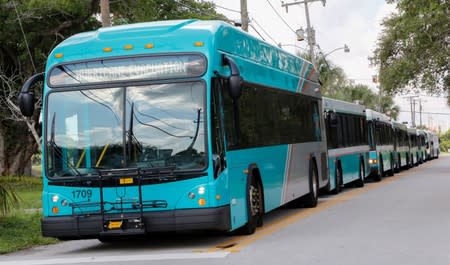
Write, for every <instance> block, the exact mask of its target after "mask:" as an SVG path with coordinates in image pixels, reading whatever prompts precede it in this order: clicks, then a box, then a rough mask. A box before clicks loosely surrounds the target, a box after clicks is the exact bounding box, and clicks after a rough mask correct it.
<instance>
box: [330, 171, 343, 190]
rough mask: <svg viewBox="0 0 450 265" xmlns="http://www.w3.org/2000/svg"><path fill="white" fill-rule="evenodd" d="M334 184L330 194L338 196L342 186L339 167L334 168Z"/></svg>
mask: <svg viewBox="0 0 450 265" xmlns="http://www.w3.org/2000/svg"><path fill="white" fill-rule="evenodd" d="M334 183H335V186H336V187H335V188H334V189H333V190H332V191H331V193H332V194H338V193H339V192H341V185H342V171H341V169H340V167H339V166H336V169H335V173H334Z"/></svg>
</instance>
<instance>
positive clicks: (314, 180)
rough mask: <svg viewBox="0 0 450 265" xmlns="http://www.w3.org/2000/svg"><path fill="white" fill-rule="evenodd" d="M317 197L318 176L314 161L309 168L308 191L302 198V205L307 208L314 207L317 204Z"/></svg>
mask: <svg viewBox="0 0 450 265" xmlns="http://www.w3.org/2000/svg"><path fill="white" fill-rule="evenodd" d="M318 199H319V178H318V176H317V169H316V166H315V164H314V163H312V164H311V165H310V168H309V193H308V194H307V195H306V196H305V198H304V203H303V205H304V206H305V207H307V208H314V207H316V206H317V201H318Z"/></svg>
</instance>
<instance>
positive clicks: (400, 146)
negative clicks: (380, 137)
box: [393, 122, 409, 172]
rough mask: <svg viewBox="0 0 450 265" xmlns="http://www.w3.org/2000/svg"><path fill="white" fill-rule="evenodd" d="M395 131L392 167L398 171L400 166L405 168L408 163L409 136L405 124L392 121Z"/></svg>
mask: <svg viewBox="0 0 450 265" xmlns="http://www.w3.org/2000/svg"><path fill="white" fill-rule="evenodd" d="M393 125H394V131H395V132H394V133H395V144H394V146H395V148H394V149H395V153H394V161H395V162H394V165H395V166H394V168H395V171H396V172H399V171H400V169H402V168H407V167H408V165H409V138H408V127H407V126H406V125H405V124H402V123H398V122H393Z"/></svg>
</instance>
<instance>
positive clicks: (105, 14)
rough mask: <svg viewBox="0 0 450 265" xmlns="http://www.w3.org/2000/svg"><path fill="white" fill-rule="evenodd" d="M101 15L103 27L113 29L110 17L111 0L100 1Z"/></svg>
mask: <svg viewBox="0 0 450 265" xmlns="http://www.w3.org/2000/svg"><path fill="white" fill-rule="evenodd" d="M100 13H101V16H102V27H111V17H110V16H109V14H110V13H109V0H100Z"/></svg>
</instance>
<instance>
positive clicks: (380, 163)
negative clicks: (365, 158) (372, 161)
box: [374, 156, 384, 182]
mask: <svg viewBox="0 0 450 265" xmlns="http://www.w3.org/2000/svg"><path fill="white" fill-rule="evenodd" d="M378 161H379V162H378V163H379V165H380V166H379V168H378V174H376V175H375V177H374V180H375V181H377V182H378V181H381V179H382V178H383V174H384V167H383V159H382V158H381V156H380V160H378Z"/></svg>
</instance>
